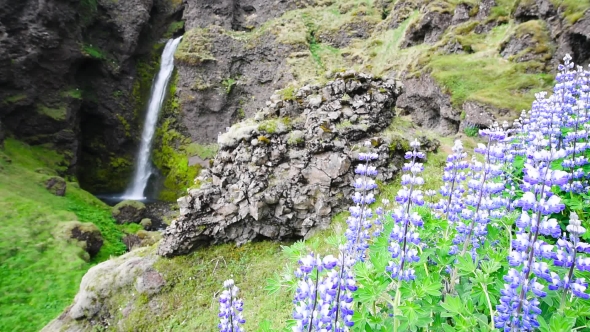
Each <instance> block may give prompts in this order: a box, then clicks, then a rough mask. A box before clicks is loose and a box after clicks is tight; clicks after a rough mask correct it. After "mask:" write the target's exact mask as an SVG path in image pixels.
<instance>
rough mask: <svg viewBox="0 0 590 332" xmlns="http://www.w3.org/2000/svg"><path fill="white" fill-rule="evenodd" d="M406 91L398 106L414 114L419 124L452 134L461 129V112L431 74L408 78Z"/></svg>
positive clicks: (443, 133) (414, 118)
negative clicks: (454, 107) (454, 106)
mask: <svg viewBox="0 0 590 332" xmlns="http://www.w3.org/2000/svg"><path fill="white" fill-rule="evenodd" d="M403 85H404V93H402V95H401V96H400V97H399V98H398V100H397V104H396V107H398V108H401V109H402V110H404V112H405V113H407V114H411V115H412V120H413V121H414V122H415V123H416V124H418V125H419V126H422V127H425V128H430V129H434V130H436V131H438V132H439V133H440V134H441V135H451V134H454V133H456V132H457V130H458V129H459V121H460V120H461V119H460V116H461V112H460V111H457V110H455V109H453V107H452V106H451V98H450V97H449V96H448V95H447V94H445V93H443V92H442V91H441V90H440V88H439V87H438V85H437V84H436V82H435V81H434V79H432V77H430V76H429V75H422V76H421V77H420V78H412V79H407V80H405V81H404V82H403Z"/></svg>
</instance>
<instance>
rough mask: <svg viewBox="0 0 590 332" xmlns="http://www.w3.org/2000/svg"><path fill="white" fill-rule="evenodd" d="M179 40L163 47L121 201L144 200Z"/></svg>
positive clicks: (171, 40) (169, 42) (173, 40)
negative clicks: (130, 180) (133, 167)
mask: <svg viewBox="0 0 590 332" xmlns="http://www.w3.org/2000/svg"><path fill="white" fill-rule="evenodd" d="M181 38H182V37H178V38H176V39H170V40H169V41H168V42H167V43H166V47H164V52H163V53H162V60H161V61H160V71H159V72H158V75H157V76H156V78H155V79H154V82H153V83H152V91H151V94H150V100H149V102H148V109H147V112H146V116H145V123H144V125H143V132H142V134H141V144H140V146H139V151H138V153H137V162H136V164H135V172H134V174H133V181H132V182H131V183H130V184H129V186H128V187H127V190H125V193H124V194H123V196H122V198H123V199H132V200H143V199H145V198H146V197H145V196H144V191H145V188H146V186H147V182H148V179H149V178H150V176H151V175H152V172H153V169H152V164H151V160H150V156H151V152H152V141H153V139H154V133H155V132H156V124H157V123H158V114H159V113H160V109H161V108H162V103H163V102H164V98H166V91H167V86H168V81H169V80H170V76H172V71H173V70H174V52H175V51H176V47H178V44H179V43H180V39H181Z"/></svg>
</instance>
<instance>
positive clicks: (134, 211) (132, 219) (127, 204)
mask: <svg viewBox="0 0 590 332" xmlns="http://www.w3.org/2000/svg"><path fill="white" fill-rule="evenodd" d="M145 212H146V207H145V204H143V203H142V202H138V201H131V200H125V201H122V202H120V203H118V204H117V205H115V206H113V209H112V212H111V214H112V215H113V218H115V220H117V222H118V223H120V224H125V223H139V222H141V221H142V219H143V218H144V216H145ZM150 224H151V221H150Z"/></svg>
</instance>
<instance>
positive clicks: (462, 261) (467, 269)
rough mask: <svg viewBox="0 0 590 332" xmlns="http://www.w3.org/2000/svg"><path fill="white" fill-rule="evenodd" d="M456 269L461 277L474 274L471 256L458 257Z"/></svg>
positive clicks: (474, 266)
mask: <svg viewBox="0 0 590 332" xmlns="http://www.w3.org/2000/svg"><path fill="white" fill-rule="evenodd" d="M458 261H459V262H458V263H457V268H458V269H459V271H460V272H462V273H460V274H461V275H466V274H470V273H473V272H475V269H476V268H477V266H476V265H475V263H474V262H473V259H471V255H469V254H466V255H465V256H459V257H458Z"/></svg>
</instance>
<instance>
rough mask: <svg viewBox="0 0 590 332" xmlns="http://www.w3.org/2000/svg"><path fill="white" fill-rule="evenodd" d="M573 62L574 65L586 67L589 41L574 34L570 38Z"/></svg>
mask: <svg viewBox="0 0 590 332" xmlns="http://www.w3.org/2000/svg"><path fill="white" fill-rule="evenodd" d="M570 45H571V47H572V51H573V54H572V57H573V62H574V63H575V64H576V65H580V66H586V65H587V64H588V63H589V62H590V40H588V38H586V36H584V35H581V34H577V33H574V34H572V36H571V37H570Z"/></svg>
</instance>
